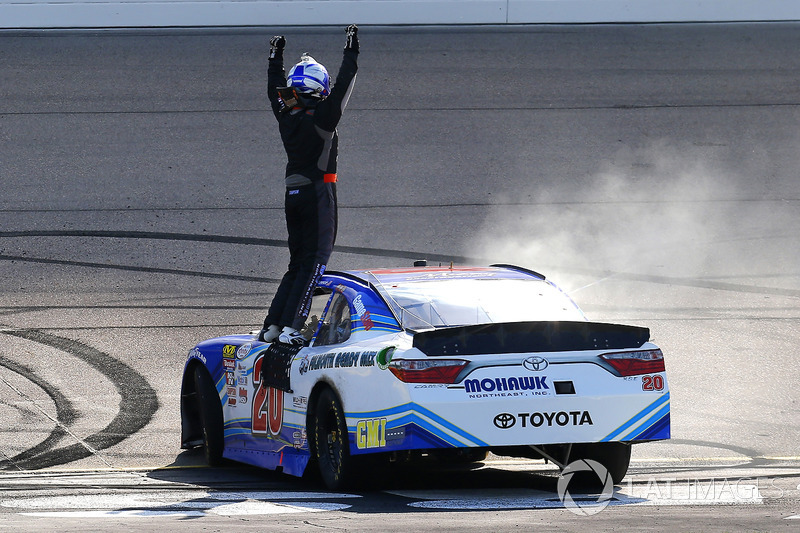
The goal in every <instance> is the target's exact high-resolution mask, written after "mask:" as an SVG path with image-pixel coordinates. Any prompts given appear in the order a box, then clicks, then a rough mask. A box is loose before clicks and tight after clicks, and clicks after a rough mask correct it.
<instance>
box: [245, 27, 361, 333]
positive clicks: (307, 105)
mask: <svg viewBox="0 0 800 533" xmlns="http://www.w3.org/2000/svg"><path fill="white" fill-rule="evenodd" d="M345 33H346V36H347V38H346V43H345V47H344V52H343V57H342V64H341V66H340V67H339V73H338V74H337V76H336V83H335V84H334V86H333V88H332V89H331V88H330V78H329V76H328V72H327V70H326V69H325V67H324V66H322V65H321V64H319V63H318V62H316V61H315V60H314V58H313V57H311V56H310V55H308V54H307V53H306V54H303V55H302V56H301V57H300V62H299V63H297V64H296V65H295V66H294V67H292V69H291V70H290V71H289V75H288V77H287V76H286V75H285V72H284V67H283V49H284V47H285V46H286V39H285V38H284V36H282V35H276V36H275V37H273V38H272V39H271V40H270V52H269V67H268V69H267V96H268V98H269V101H270V104H271V106H272V112H273V113H274V114H275V118H276V119H277V120H278V129H279V130H280V134H281V140H282V141H283V146H284V148H285V150H286V155H287V157H288V162H287V164H286V178H285V181H286V195H285V204H284V211H285V214H286V226H287V229H288V231H289V268H288V270H287V272H286V274H284V276H283V279H281V282H280V285H279V286H278V290H277V292H276V293H275V297H274V298H273V300H272V304H271V305H270V308H269V311H268V312H267V316H266V318H265V319H264V327H263V329H262V330H261V332H260V333H259V339H260V340H263V341H266V342H272V341H275V340H277V341H278V342H280V343H285V344H299V345H303V344H305V342H306V339H305V338H304V337H303V336H302V335H301V334H300V332H299V330H300V329H301V328H302V327H303V324H304V323H305V321H306V319H307V317H308V313H309V310H310V307H311V297H312V293H313V290H314V287H315V286H316V284H317V282H318V281H319V278H320V276H322V274H323V272H324V271H325V267H326V265H327V263H328V260H329V258H330V255H331V252H332V251H333V243H334V241H335V240H336V229H337V207H336V179H337V177H336V160H337V155H338V140H339V139H338V133H337V131H336V127H337V125H338V123H339V120H340V119H341V117H342V112H343V111H344V109H345V106H346V105H347V102H348V100H349V98H350V94H351V92H352V90H353V85H354V83H355V79H356V72H357V70H358V61H357V60H358V52H359V42H358V27H357V26H356V25H355V24H351V25H350V26H348V27H347V28H346V29H345Z"/></svg>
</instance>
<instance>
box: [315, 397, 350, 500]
mask: <svg viewBox="0 0 800 533" xmlns="http://www.w3.org/2000/svg"><path fill="white" fill-rule="evenodd" d="M312 427H313V431H314V451H315V454H316V462H317V465H318V467H319V473H320V476H321V477H322V481H323V482H324V483H325V485H326V486H327V487H328V488H329V489H331V490H342V489H345V488H348V487H351V486H352V485H353V484H354V482H355V470H356V468H355V460H354V459H353V457H352V456H351V455H350V441H349V438H348V432H347V422H346V421H345V418H344V410H343V409H342V404H341V402H339V399H338V398H337V397H336V394H335V393H334V392H333V391H332V390H331V389H327V388H326V389H325V390H323V391H322V392H321V393H320V395H319V398H318V399H317V404H316V409H315V410H314V420H313V421H312Z"/></svg>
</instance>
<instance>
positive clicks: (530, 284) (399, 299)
mask: <svg viewBox="0 0 800 533" xmlns="http://www.w3.org/2000/svg"><path fill="white" fill-rule="evenodd" d="M381 288H382V289H383V290H385V291H386V292H387V293H388V295H389V300H390V302H391V303H390V305H391V307H392V308H393V311H394V312H395V313H396V314H397V315H398V318H399V319H400V322H401V324H402V325H403V327H405V328H409V329H427V328H431V327H443V326H468V325H474V324H486V323H490V322H527V321H540V320H585V317H584V316H583V313H582V312H581V310H580V309H579V308H578V307H577V306H576V305H575V303H574V302H573V301H572V300H571V299H570V298H569V297H568V296H566V295H565V294H564V293H563V292H561V291H560V290H559V289H558V288H557V287H555V286H554V285H552V284H550V283H548V282H546V281H542V280H533V279H532V280H522V279H454V280H448V281H419V282H406V283H402V284H389V285H382V286H381Z"/></svg>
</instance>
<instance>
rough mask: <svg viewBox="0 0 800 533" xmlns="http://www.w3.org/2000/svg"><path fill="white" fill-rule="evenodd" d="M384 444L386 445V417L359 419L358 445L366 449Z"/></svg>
mask: <svg viewBox="0 0 800 533" xmlns="http://www.w3.org/2000/svg"><path fill="white" fill-rule="evenodd" d="M384 446H386V419H385V418H372V419H369V420H359V421H358V424H356V447H358V449H359V450H364V449H367V448H382V447H384Z"/></svg>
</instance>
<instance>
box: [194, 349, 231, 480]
mask: <svg viewBox="0 0 800 533" xmlns="http://www.w3.org/2000/svg"><path fill="white" fill-rule="evenodd" d="M194 386H195V391H196V392H197V407H198V410H199V412H200V421H201V423H202V426H203V448H204V451H205V455H206V462H207V463H208V464H209V465H210V466H219V465H220V464H222V450H223V448H224V446H225V442H224V438H225V437H224V431H223V426H224V424H225V423H224V420H223V417H222V403H221V402H220V399H219V394H217V388H216V387H215V386H214V382H213V381H212V380H211V376H210V375H209V373H208V370H206V369H205V368H204V367H202V366H200V365H197V366H196V367H195V369H194Z"/></svg>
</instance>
